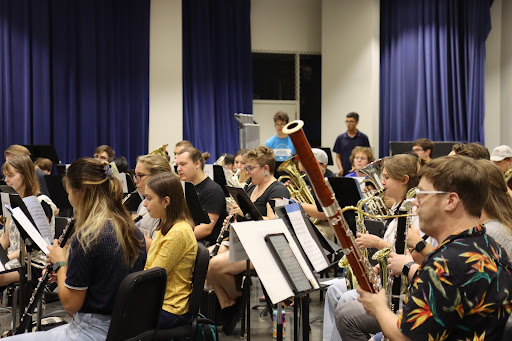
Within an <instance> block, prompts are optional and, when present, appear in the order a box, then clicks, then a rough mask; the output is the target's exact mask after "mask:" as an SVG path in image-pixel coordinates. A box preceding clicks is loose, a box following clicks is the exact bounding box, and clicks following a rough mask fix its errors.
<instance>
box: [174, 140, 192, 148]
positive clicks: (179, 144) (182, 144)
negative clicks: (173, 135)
mask: <svg viewBox="0 0 512 341" xmlns="http://www.w3.org/2000/svg"><path fill="white" fill-rule="evenodd" d="M174 147H185V148H189V147H191V148H193V147H194V146H193V145H192V142H190V141H187V140H181V141H179V142H177V143H176V145H175V146H174Z"/></svg>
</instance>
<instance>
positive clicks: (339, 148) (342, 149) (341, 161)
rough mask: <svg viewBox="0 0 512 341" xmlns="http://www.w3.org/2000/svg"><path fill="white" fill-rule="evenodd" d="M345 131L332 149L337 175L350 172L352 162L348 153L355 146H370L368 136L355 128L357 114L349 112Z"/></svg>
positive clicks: (357, 121) (357, 118) (357, 119)
mask: <svg viewBox="0 0 512 341" xmlns="http://www.w3.org/2000/svg"><path fill="white" fill-rule="evenodd" d="M345 123H346V124H347V131H346V132H344V133H343V134H341V135H339V136H338V137H337V138H336V142H335V143H334V148H333V151H334V152H335V153H336V164H337V165H338V168H339V171H338V176H343V175H345V174H348V173H350V171H351V169H352V164H351V163H350V155H351V154H352V149H354V148H355V147H357V146H362V147H370V141H369V140H368V136H366V135H365V134H363V133H362V132H360V131H359V130H357V124H358V123H359V114H358V113H355V112H350V113H348V114H347V118H346V120H345Z"/></svg>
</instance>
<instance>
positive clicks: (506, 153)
mask: <svg viewBox="0 0 512 341" xmlns="http://www.w3.org/2000/svg"><path fill="white" fill-rule="evenodd" d="M507 157H512V148H510V147H509V146H505V145H503V146H498V147H496V148H494V150H493V151H492V154H491V160H492V161H501V160H503V159H505V158H507Z"/></svg>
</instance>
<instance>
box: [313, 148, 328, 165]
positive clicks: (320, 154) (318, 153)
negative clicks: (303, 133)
mask: <svg viewBox="0 0 512 341" xmlns="http://www.w3.org/2000/svg"><path fill="white" fill-rule="evenodd" d="M311 151H312V152H313V154H314V155H315V158H316V161H318V162H320V163H323V164H325V165H326V164H327V162H328V160H329V159H328V158H327V153H326V152H324V151H323V150H322V149H319V148H313V149H311Z"/></svg>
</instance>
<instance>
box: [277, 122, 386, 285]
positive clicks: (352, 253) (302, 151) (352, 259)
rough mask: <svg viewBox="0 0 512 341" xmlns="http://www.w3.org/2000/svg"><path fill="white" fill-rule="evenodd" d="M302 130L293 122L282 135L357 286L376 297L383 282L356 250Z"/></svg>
mask: <svg viewBox="0 0 512 341" xmlns="http://www.w3.org/2000/svg"><path fill="white" fill-rule="evenodd" d="M303 126H304V122H303V121H301V120H297V121H293V122H290V123H288V124H287V125H286V126H285V127H284V128H283V132H284V133H285V134H288V135H289V136H290V138H291V140H292V142H293V145H294V147H295V150H296V151H297V155H298V156H299V160H300V162H301V163H302V165H303V166H304V169H305V170H306V173H307V175H308V178H309V180H310V182H311V185H312V186H313V189H314V190H315V193H316V196H317V198H318V201H319V202H320V204H321V206H322V208H323V210H324V212H325V214H326V215H327V218H328V220H329V223H330V224H331V226H332V228H333V229H334V232H335V233H336V237H337V238H338V241H339V243H340V245H341V247H342V249H343V253H344V254H345V256H346V257H347V259H348V262H349V264H350V266H351V267H352V271H353V272H354V275H355V277H356V279H357V282H358V285H359V286H360V287H361V288H362V289H364V290H366V291H368V292H371V293H377V292H378V291H379V290H380V287H381V286H380V279H379V277H378V276H377V275H376V274H375V272H373V270H372V267H371V265H370V263H369V262H368V259H367V258H365V257H364V256H363V253H362V252H361V250H360V249H359V247H358V246H357V244H356V242H355V239H354V235H353V234H352V231H350V227H349V226H348V224H347V221H346V220H345V218H344V217H343V214H342V213H341V209H340V207H339V205H338V202H337V201H336V199H335V197H334V192H333V190H332V188H331V186H330V185H329V182H328V181H327V180H326V179H324V177H323V175H322V173H321V172H320V168H319V167H318V163H317V161H316V158H315V156H314V155H313V152H312V151H311V146H310V145H309V142H308V140H307V138H306V135H305V134H304V131H303V130H302V127H303Z"/></svg>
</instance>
